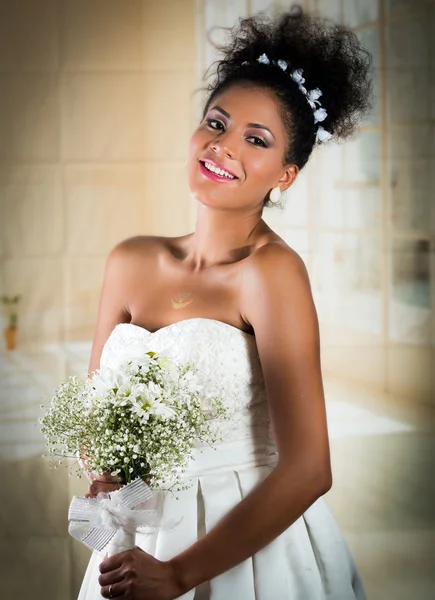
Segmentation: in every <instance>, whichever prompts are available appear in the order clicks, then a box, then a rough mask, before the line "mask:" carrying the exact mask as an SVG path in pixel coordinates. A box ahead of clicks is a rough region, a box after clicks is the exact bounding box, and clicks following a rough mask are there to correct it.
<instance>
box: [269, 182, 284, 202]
mask: <svg viewBox="0 0 435 600" xmlns="http://www.w3.org/2000/svg"><path fill="white" fill-rule="evenodd" d="M280 199H281V188H280V187H279V185H277V186H276V187H274V188H273V189H272V190H271V191H270V193H269V200H270V201H271V202H272V203H273V204H277V203H278V202H279V201H280Z"/></svg>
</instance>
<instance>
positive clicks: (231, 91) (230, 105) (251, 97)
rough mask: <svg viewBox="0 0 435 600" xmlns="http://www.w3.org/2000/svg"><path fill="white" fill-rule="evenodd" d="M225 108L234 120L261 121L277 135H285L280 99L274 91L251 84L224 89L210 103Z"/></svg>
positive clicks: (212, 105)
mask: <svg viewBox="0 0 435 600" xmlns="http://www.w3.org/2000/svg"><path fill="white" fill-rule="evenodd" d="M214 106H219V107H221V108H223V109H224V110H225V111H226V112H228V113H229V114H230V115H231V119H232V120H233V121H240V122H242V123H243V122H245V123H261V124H263V125H266V126H267V127H269V128H270V129H271V130H272V131H273V133H274V134H275V135H280V134H281V135H283V136H285V129H284V123H283V120H282V116H281V107H280V104H279V101H278V100H277V99H276V98H275V96H274V94H273V92H271V91H269V90H266V89H264V88H260V87H256V86H254V85H251V84H245V85H244V84H237V85H233V86H231V87H230V88H228V89H226V90H225V91H223V92H222V93H221V94H219V95H218V96H217V97H216V98H215V99H214V100H213V102H212V103H211V104H210V107H209V110H210V109H211V108H213V107H214Z"/></svg>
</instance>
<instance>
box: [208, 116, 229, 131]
mask: <svg viewBox="0 0 435 600" xmlns="http://www.w3.org/2000/svg"><path fill="white" fill-rule="evenodd" d="M206 123H207V125H208V126H209V127H211V129H218V130H220V131H224V130H225V125H224V124H223V123H222V121H219V120H218V119H210V118H209V119H206Z"/></svg>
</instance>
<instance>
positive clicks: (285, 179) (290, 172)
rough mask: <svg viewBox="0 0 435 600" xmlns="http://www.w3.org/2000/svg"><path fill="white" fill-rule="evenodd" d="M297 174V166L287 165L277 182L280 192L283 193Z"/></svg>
mask: <svg viewBox="0 0 435 600" xmlns="http://www.w3.org/2000/svg"><path fill="white" fill-rule="evenodd" d="M298 173H299V167H298V166H297V165H287V166H286V168H285V171H284V173H283V175H282V177H281V179H280V180H279V182H278V185H279V187H280V188H281V192H285V191H286V190H288V188H289V187H290V186H291V185H292V183H294V181H295V180H296V177H297V176H298Z"/></svg>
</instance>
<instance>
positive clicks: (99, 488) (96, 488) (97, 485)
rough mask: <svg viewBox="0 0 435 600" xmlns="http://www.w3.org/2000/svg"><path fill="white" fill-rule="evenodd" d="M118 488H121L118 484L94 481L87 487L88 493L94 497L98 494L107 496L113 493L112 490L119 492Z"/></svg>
mask: <svg viewBox="0 0 435 600" xmlns="http://www.w3.org/2000/svg"><path fill="white" fill-rule="evenodd" d="M120 487H121V486H120V484H119V483H102V482H99V481H94V482H93V483H91V485H90V486H89V492H90V493H91V494H94V495H95V496H96V495H97V494H99V493H100V492H104V493H106V494H107V493H109V492H113V491H114V490H119V488H120Z"/></svg>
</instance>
